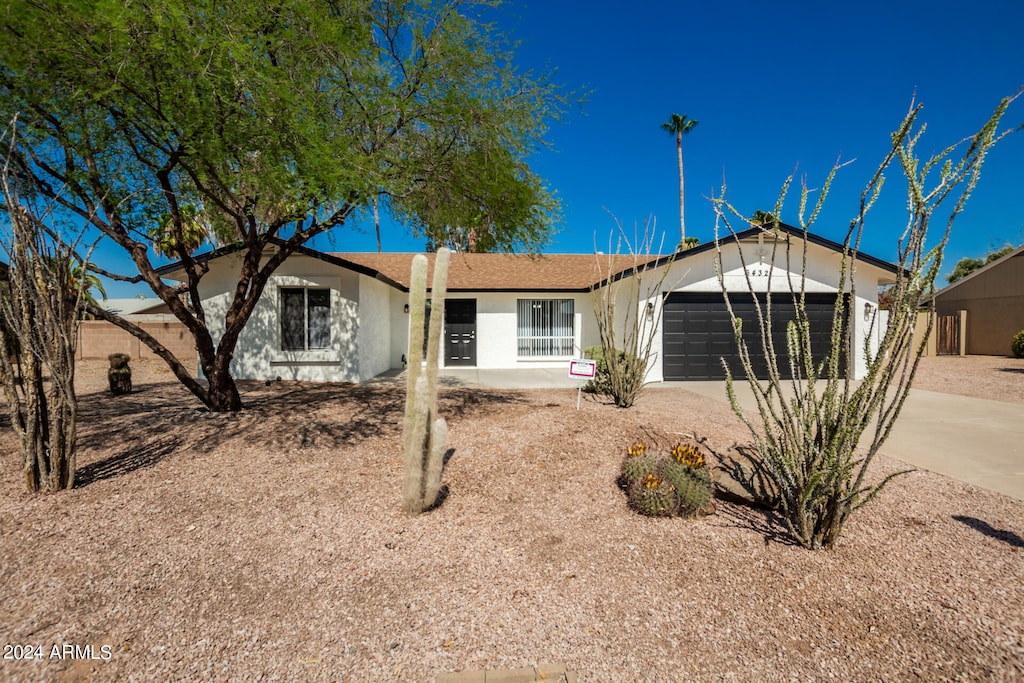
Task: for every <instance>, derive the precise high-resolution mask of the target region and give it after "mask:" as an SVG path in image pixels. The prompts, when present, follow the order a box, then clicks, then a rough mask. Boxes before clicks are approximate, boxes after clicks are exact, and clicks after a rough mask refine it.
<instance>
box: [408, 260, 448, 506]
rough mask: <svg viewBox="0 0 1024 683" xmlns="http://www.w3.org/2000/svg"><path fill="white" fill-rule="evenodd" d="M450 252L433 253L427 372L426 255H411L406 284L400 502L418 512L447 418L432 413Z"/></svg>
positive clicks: (433, 475) (433, 478) (436, 485)
mask: <svg viewBox="0 0 1024 683" xmlns="http://www.w3.org/2000/svg"><path fill="white" fill-rule="evenodd" d="M450 258H451V252H450V251H449V250H448V249H447V248H444V247H442V248H441V249H438V251H437V256H436V257H435V259H434V284H433V287H432V288H431V290H430V323H429V325H430V328H429V330H428V333H427V362H426V372H424V368H423V367H422V366H423V326H424V322H425V318H426V311H427V257H426V256H423V255H422V254H418V255H417V256H416V257H414V258H413V262H412V274H411V278H410V284H409V369H408V374H407V377H406V394H405V467H404V469H403V477H402V505H403V507H404V508H405V510H406V512H409V513H411V514H414V515H417V514H419V513H420V512H423V511H424V510H427V509H429V508H431V507H433V506H434V505H435V504H436V503H437V497H438V493H439V492H440V490H441V470H442V469H443V468H444V451H445V444H446V442H447V439H448V423H447V422H445V421H444V418H441V417H438V416H437V374H438V363H439V359H440V355H441V334H442V331H443V328H444V299H445V292H446V289H447V283H448V262H449V260H450Z"/></svg>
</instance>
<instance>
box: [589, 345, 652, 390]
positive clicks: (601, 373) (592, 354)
mask: <svg viewBox="0 0 1024 683" xmlns="http://www.w3.org/2000/svg"><path fill="white" fill-rule="evenodd" d="M618 353H619V363H618V366H617V367H619V368H620V369H621V370H622V372H623V374H626V375H630V376H632V375H636V374H638V373H639V372H641V369H642V368H643V367H644V362H643V361H642V360H641V359H639V358H637V357H636V356H631V355H630V354H628V353H626V352H625V351H619V352H618ZM583 357H584V358H589V359H590V360H594V361H597V368H596V372H595V373H594V379H592V380H590V381H588V382H587V383H586V384H585V385H584V386H583V391H588V392H590V393H592V394H601V395H602V396H611V397H612V398H614V397H615V386H614V383H613V382H612V376H611V372H610V370H609V368H608V359H607V358H605V356H604V350H603V349H602V348H601V347H600V346H588V347H587V348H585V349H583Z"/></svg>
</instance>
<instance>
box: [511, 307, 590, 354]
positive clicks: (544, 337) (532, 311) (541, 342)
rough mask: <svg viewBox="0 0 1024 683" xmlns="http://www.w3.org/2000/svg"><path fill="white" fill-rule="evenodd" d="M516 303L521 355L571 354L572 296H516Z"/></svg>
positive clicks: (572, 345)
mask: <svg viewBox="0 0 1024 683" xmlns="http://www.w3.org/2000/svg"><path fill="white" fill-rule="evenodd" d="M516 304H517V305H516V336H517V341H518V347H519V352H518V355H519V356H520V357H528V356H572V355H573V349H574V348H575V334H574V332H575V330H574V329H573V325H574V321H575V315H574V311H573V300H572V299H519V300H518V301H517V302H516Z"/></svg>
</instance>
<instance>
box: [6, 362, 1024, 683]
mask: <svg viewBox="0 0 1024 683" xmlns="http://www.w3.org/2000/svg"><path fill="white" fill-rule="evenodd" d="M948 361H951V362H948ZM105 365H106V364H105V363H97V362H86V363H82V364H81V365H80V366H79V385H80V387H81V392H80V398H81V418H80V444H81V446H80V449H81V450H80V455H79V474H78V479H79V482H80V484H79V486H78V487H76V488H75V489H74V490H72V491H70V492H66V493H62V494H57V495H42V496H31V495H28V494H26V493H24V492H23V491H22V490H21V478H20V476H19V463H18V457H17V450H16V446H15V443H14V439H13V436H12V434H11V432H10V431H9V429H6V428H5V429H4V430H3V433H2V437H0V439H2V440H0V444H2V446H3V449H2V451H0V452H2V456H0V458H2V459H0V490H2V494H0V534H2V536H0V538H2V540H0V588H2V591H3V593H2V595H3V600H2V601H0V641H2V644H3V645H5V646H11V647H9V648H8V649H5V651H4V654H5V655H8V654H11V655H14V654H18V653H21V654H24V652H25V650H24V649H21V648H20V646H32V647H33V648H35V647H40V648H41V652H42V658H41V659H32V660H28V661H16V660H11V659H4V660H3V661H2V662H0V679H3V680H7V681H91V680H96V681H106V680H140V681H151V680H179V681H186V680H188V681H202V680H210V681H221V680H250V679H258V678H261V677H263V678H265V679H266V680H281V681H304V680H312V681H424V682H427V681H429V682H432V681H433V680H434V678H435V677H436V675H437V674H438V673H440V672H443V671H458V670H463V669H493V668H517V667H522V666H528V665H530V664H532V663H536V662H539V661H562V662H565V663H566V664H567V665H568V666H569V667H570V668H571V669H574V670H575V671H576V672H578V674H579V677H580V680H581V681H593V682H601V683H606V682H612V683H614V682H617V681H622V682H629V683H632V682H633V681H790V680H800V681H806V680H832V679H834V680H840V681H899V680H911V681H943V680H949V681H1012V680H1024V640H1022V639H1024V504H1022V503H1019V502H1016V501H1014V500H1012V499H1010V498H1008V497H1005V496H1002V495H999V494H996V493H990V492H987V491H984V490H981V489H978V488H974V487H972V486H969V485H967V484H961V483H959V482H956V481H953V480H950V479H947V478H944V477H942V476H939V475H936V474H932V473H929V472H924V471H918V472H914V473H911V474H909V475H906V476H903V477H901V478H899V479H897V480H896V481H895V482H894V483H893V484H892V485H891V486H890V487H889V488H888V489H887V490H886V491H885V492H883V493H882V494H881V496H880V497H879V498H878V499H877V500H876V501H875V502H874V503H872V504H871V505H870V506H869V507H868V508H866V510H864V511H861V512H860V513H858V514H856V515H855V516H854V517H853V519H852V520H851V521H850V522H849V523H848V525H847V530H846V533H845V535H844V537H843V539H842V541H841V543H840V545H839V547H837V548H835V549H833V550H831V551H827V552H809V551H806V550H803V549H801V548H798V547H794V546H793V545H791V544H789V543H787V542H786V539H785V536H784V535H783V534H782V529H781V527H780V526H779V525H778V524H777V523H776V522H775V521H774V520H773V519H772V518H771V517H769V516H766V514H765V513H763V512H760V511H756V510H752V509H749V508H746V507H743V506H738V505H734V504H731V503H727V502H722V501H720V502H719V503H718V512H717V514H715V515H713V516H710V517H707V518H704V519H701V520H697V521H685V520H679V519H647V518H643V517H640V516H638V515H636V514H634V513H632V512H630V511H629V510H628V509H627V507H626V503H625V498H624V496H623V494H622V493H621V492H620V491H619V490H618V488H617V487H616V485H615V478H616V475H617V474H618V466H619V463H620V460H621V457H622V454H623V452H624V449H625V448H626V446H627V445H629V443H631V442H632V441H633V440H635V439H637V438H638V437H643V438H645V439H647V440H648V441H652V442H660V443H663V444H668V443H671V442H673V441H675V440H677V439H680V438H684V435H686V434H697V435H699V436H701V437H704V438H706V440H707V444H708V445H709V446H710V447H711V448H712V449H714V450H715V451H719V452H725V451H726V450H727V449H728V448H729V447H730V446H732V445H733V444H735V443H736V442H743V441H745V440H746V435H745V433H744V430H743V427H742V426H741V425H740V423H739V422H738V420H736V419H735V418H734V417H733V416H732V415H731V414H729V413H728V412H726V411H723V410H722V408H721V406H720V405H719V404H715V403H713V402H710V401H708V400H706V399H703V398H701V397H698V396H696V395H694V394H691V393H688V392H686V391H684V390H682V389H678V388H663V389H659V390H657V391H651V392H648V393H647V394H646V395H645V396H644V397H642V398H641V400H640V402H639V403H638V405H637V406H636V407H635V408H634V409H632V410H629V411H623V410H619V409H616V408H614V407H613V406H610V405H607V404H604V403H601V402H599V401H596V400H594V399H593V398H587V397H584V401H583V405H582V408H581V410H580V411H578V412H577V411H576V410H575V402H576V394H575V392H574V391H572V390H531V391H479V390H466V389H449V390H446V391H445V392H444V393H443V395H442V401H441V411H442V413H443V414H444V415H445V416H446V417H447V418H448V420H449V424H450V427H451V433H450V437H449V445H450V446H451V448H453V449H454V455H453V457H452V458H451V460H450V462H449V464H448V466H447V468H446V471H445V481H446V483H447V484H448V486H449V487H450V495H449V497H448V498H447V500H446V501H445V502H444V504H443V505H442V506H441V507H439V508H438V509H436V510H434V511H432V512H429V513H427V514H424V515H421V516H419V517H416V518H409V517H407V516H405V515H403V514H402V513H401V512H400V510H399V507H400V492H399V487H400V468H401V460H402V456H401V445H400V444H401V434H400V424H401V411H402V407H403V400H404V393H403V392H401V391H396V390H395V389H392V388H388V387H383V386H380V387H373V386H353V385H316V384H308V383H299V382H279V383H273V384H272V385H271V386H265V385H264V384H263V383H244V385H243V392H244V400H245V402H246V405H247V408H246V410H244V411H243V412H241V413H240V414H238V415H211V414H208V413H206V412H204V411H202V410H200V409H199V403H198V402H197V401H196V400H195V399H193V398H192V397H191V396H190V395H189V394H188V393H187V392H186V391H185V390H184V389H183V388H182V387H181V386H180V385H178V384H177V383H176V382H175V381H174V378H173V376H171V375H170V373H169V372H168V371H167V370H166V368H164V367H163V366H162V365H160V364H158V363H154V362H141V363H140V362H133V368H134V373H135V386H136V389H137V391H136V393H134V394H132V395H131V396H127V397H121V398H116V399H115V398H112V397H110V396H109V394H108V393H107V392H106V391H105V390H104V389H105V378H104V369H105ZM944 373H945V375H946V376H945V378H943V375H944ZM951 373H952V374H957V373H959V375H962V377H959V378H953V379H950V376H951ZM916 386H918V387H919V388H923V389H928V390H933V391H934V390H943V391H955V393H967V392H968V391H980V392H983V394H982V395H983V396H984V397H986V398H997V399H998V400H1004V401H1017V402H1024V363H1022V362H1021V361H1015V360H1013V359H994V360H976V359H974V358H968V359H945V358H939V359H925V362H924V363H923V365H922V368H921V372H920V375H919V382H918V384H917V385H916ZM968 395H975V394H968ZM0 419H2V421H3V424H4V425H6V424H7V416H6V413H5V414H4V415H3V416H2V418H0ZM893 467H895V463H894V462H892V461H888V460H886V459H885V458H880V459H879V460H878V461H877V462H876V464H875V475H876V476H880V475H882V474H884V473H885V472H887V471H891V469H892V468H893ZM64 644H69V645H71V646H78V647H79V649H80V651H79V652H78V655H79V657H78V658H73V657H71V656H64V657H61V656H59V655H60V653H61V650H60V646H63V645H64ZM54 645H57V646H58V650H57V653H58V656H52V655H53V650H52V646H54ZM14 646H19V647H18V648H17V649H16V648H15V647H14ZM86 646H92V648H93V649H92V650H91V652H90V651H87V650H85V647H86ZM105 646H106V647H107V648H109V649H104V647H105ZM32 651H33V652H35V650H34V649H33V650H32ZM108 653H109V655H108ZM87 654H91V655H92V656H93V657H94V658H92V659H90V658H88V657H85V655H87Z"/></svg>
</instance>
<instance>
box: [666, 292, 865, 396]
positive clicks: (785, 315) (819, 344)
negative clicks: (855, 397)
mask: <svg viewBox="0 0 1024 683" xmlns="http://www.w3.org/2000/svg"><path fill="white" fill-rule="evenodd" d="M757 298H758V301H759V302H760V303H761V305H762V307H763V306H764V303H765V297H764V295H763V294H761V295H758V297H757ZM731 301H732V306H733V310H734V311H735V312H736V315H737V316H738V317H740V318H741V319H742V320H743V340H744V342H746V344H747V349H748V350H749V352H750V361H751V365H752V366H753V370H754V373H755V374H756V376H757V377H758V378H761V379H763V378H765V377H767V375H768V359H767V350H766V349H765V348H764V344H763V343H762V341H761V334H760V328H759V327H758V324H757V311H756V308H755V304H754V297H753V296H750V295H749V294H748V295H746V296H742V295H739V294H734V295H732V297H731ZM835 305H836V297H835V295H834V294H808V295H807V309H806V310H807V322H808V324H809V325H810V330H811V357H812V358H813V359H814V360H815V362H819V361H821V360H822V359H823V358H825V357H826V355H827V354H828V352H829V348H830V343H831V339H832V314H833V312H834V311H835ZM771 312H772V345H773V346H774V350H775V355H776V358H777V362H778V368H779V374H780V375H782V377H783V378H788V377H790V376H792V368H791V366H790V362H789V352H788V349H787V345H786V326H787V323H788V322H789V321H790V320H793V319H795V318H796V306H795V305H794V303H793V300H792V299H791V298H790V297H788V296H787V295H783V294H774V295H772V305H771ZM662 344H663V346H662V349H663V352H664V373H665V379H666V380H694V379H724V378H725V369H724V368H723V367H722V361H723V360H724V361H725V363H727V364H728V366H729V370H730V372H732V374H733V377H736V378H741V377H745V376H746V373H744V371H743V365H742V364H741V363H740V358H739V350H738V348H737V346H736V339H735V337H734V335H733V329H732V321H731V320H730V318H729V311H728V309H726V307H725V301H724V299H723V298H722V294H720V293H717V292H716V293H683V292H674V293H672V294H670V295H669V296H668V298H667V299H666V300H665V312H664V320H663V323H662ZM844 353H845V349H844ZM840 367H844V366H843V363H842V362H841V363H840ZM844 369H845V368H844Z"/></svg>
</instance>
